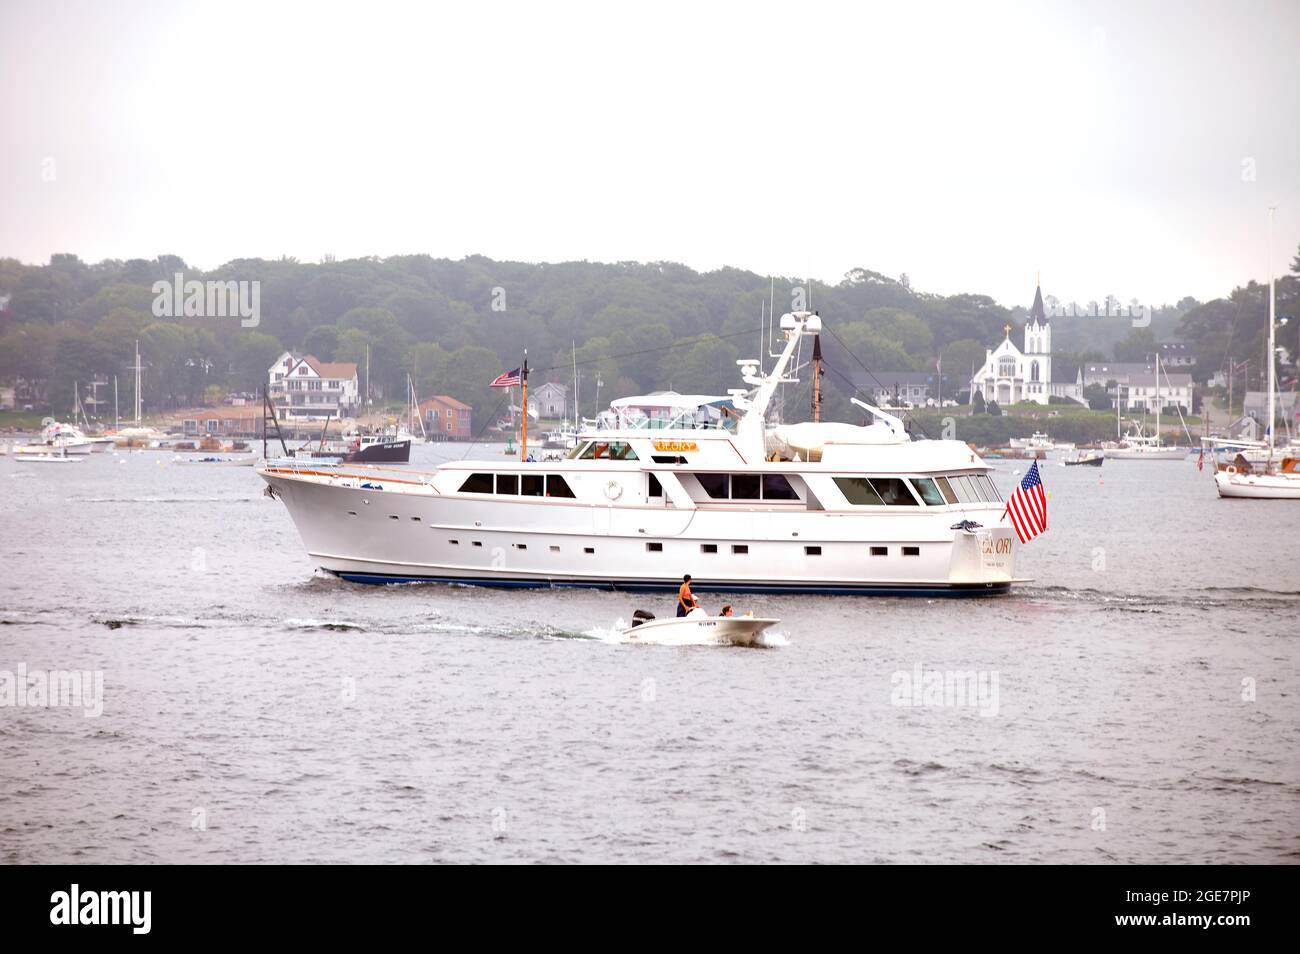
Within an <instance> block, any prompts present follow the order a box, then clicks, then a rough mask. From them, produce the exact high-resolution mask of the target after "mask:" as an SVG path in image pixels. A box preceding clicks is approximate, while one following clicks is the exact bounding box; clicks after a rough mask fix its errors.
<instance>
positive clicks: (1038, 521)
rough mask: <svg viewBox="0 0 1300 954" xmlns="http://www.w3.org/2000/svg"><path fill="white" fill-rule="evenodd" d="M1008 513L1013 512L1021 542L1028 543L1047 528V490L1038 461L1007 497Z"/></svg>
mask: <svg viewBox="0 0 1300 954" xmlns="http://www.w3.org/2000/svg"><path fill="white" fill-rule="evenodd" d="M1006 513H1009V514H1011V524H1012V526H1014V527H1015V528H1016V536H1018V537H1019V538H1020V542H1021V543H1028V542H1029V541H1030V540H1032V539H1034V537H1036V536H1038V535H1039V534H1040V533H1042V532H1043V531H1045V530H1046V529H1047V492H1046V491H1045V490H1043V481H1042V478H1041V477H1039V476H1038V461H1034V463H1033V464H1032V465H1031V466H1030V468H1029V470H1027V471H1026V472H1025V476H1024V477H1023V478H1021V481H1020V486H1019V487H1017V488H1016V489H1015V490H1014V491H1013V492H1012V494H1011V496H1010V497H1008V498H1007V509H1006ZM1004 516H1005V514H1004Z"/></svg>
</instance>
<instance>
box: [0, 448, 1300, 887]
mask: <svg viewBox="0 0 1300 954" xmlns="http://www.w3.org/2000/svg"><path fill="white" fill-rule="evenodd" d="M461 453H463V448H435V447H420V448H417V456H419V457H423V458H426V459H428V460H430V461H431V460H433V459H434V458H435V457H437V456H438V455H440V454H451V455H454V456H459V455H460V454H461ZM494 456H495V455H494ZM1021 466H1023V465H1022V464H1020V463H1017V462H1007V463H1005V464H1000V465H999V472H1000V473H999V476H998V478H997V479H998V483H999V485H1000V486H1001V487H1002V488H1003V489H1004V490H1005V489H1008V488H1009V487H1010V485H1011V483H1012V476H1011V475H1012V471H1013V470H1015V469H1016V468H1018V467H1021ZM1044 480H1045V483H1046V485H1047V486H1048V488H1049V490H1050V492H1051V518H1052V529H1051V531H1050V532H1049V533H1048V534H1047V535H1046V536H1045V537H1043V538H1041V539H1040V540H1039V541H1037V542H1035V543H1034V544H1032V545H1030V546H1029V547H1028V548H1027V549H1026V550H1024V551H1023V552H1022V555H1021V563H1020V566H1019V569H1020V570H1021V571H1022V572H1023V573H1024V574H1026V575H1032V576H1034V577H1035V578H1036V582H1034V583H1033V584H1031V585H1027V586H1024V587H1022V588H1021V589H1020V590H1019V591H1018V593H1016V594H1015V595H1013V596H1010V597H1004V598H998V599H990V600H960V601H949V600H920V599H867V598H850V597H837V598H829V597H742V598H739V599H733V600H732V601H733V602H736V603H738V605H739V606H740V608H741V609H753V610H755V611H756V612H757V613H758V614H759V615H774V616H779V617H781V618H782V620H783V622H782V624H781V626H780V627H779V628H778V632H777V633H775V634H774V635H773V637H772V639H771V641H770V642H771V645H770V646H769V647H768V648H763V649H743V648H734V647H726V646H715V645H699V646H685V647H682V646H653V645H648V646H647V645H627V644H625V643H623V642H621V641H620V640H618V639H617V638H616V633H615V631H614V629H613V627H614V622H615V620H616V619H618V618H620V617H621V618H628V617H629V616H630V614H631V611H632V610H633V609H634V608H636V607H638V606H645V607H647V608H650V609H652V610H654V611H663V612H670V611H671V601H670V600H665V599H664V598H662V597H646V596H624V595H619V594H613V595H611V594H607V593H592V592H580V591H568V590H565V591H553V592H549V591H548V592H496V591H487V590H476V589H467V588H449V587H418V586H400V587H383V588H373V587H367V586H361V585H353V584H347V583H342V582H339V581H337V580H334V579H332V578H329V577H326V576H323V575H319V574H317V573H315V572H313V568H312V566H311V564H310V563H309V562H308V559H307V557H306V555H305V553H304V551H303V549H302V547H301V545H300V541H299V540H298V537H297V534H296V532H295V531H294V529H293V526H292V524H291V523H290V521H289V518H288V515H287V514H286V512H285V511H284V509H283V507H282V505H280V504H279V503H276V502H274V501H272V500H269V499H267V498H265V497H263V496H262V495H261V482H260V481H259V480H258V479H257V477H256V475H255V474H254V473H253V471H252V470H249V469H244V468H222V467H215V468H207V467H201V466H179V465H176V464H173V463H172V462H171V459H170V457H169V456H168V455H165V454H157V453H138V454H133V455H127V456H120V457H115V456H110V455H96V456H94V457H92V458H90V459H89V460H88V461H86V462H84V463H81V464H76V465H71V466H48V465H31V464H27V465H24V464H20V463H17V462H15V461H12V460H9V459H3V458H0V579H2V585H3V601H2V603H3V605H2V607H0V671H9V672H15V671H16V669H17V667H18V666H19V664H24V665H26V666H27V667H28V669H29V670H35V669H41V668H44V669H64V670H69V669H86V670H102V671H103V678H104V689H103V714H102V716H100V717H98V718H87V717H85V716H83V714H82V711H81V710H79V709H71V708H39V707H31V706H28V707H3V708H0V861H3V862H54V861H61V862H68V861H72V862H77V861H82V862H110V861H112V862H149V861H165V862H178V861H196V862H221V861H241V862H321V861H328V862H349V861H356V862H424V861H484V862H487V861H781V862H804V861H839V862H848V861H908V862H942V861H964V862H979V861H995V862H996V861H1017V862H1024V861H1036V862H1044V861H1045V862H1224V861H1240V862H1245V861H1251V862H1295V861H1296V860H1297V859H1300V659H1298V656H1300V642H1298V640H1297V611H1298V610H1300V571H1298V570H1297V568H1298V567H1300V506H1297V505H1296V504H1294V503H1287V502H1261V501H1252V502H1244V501H1221V500H1218V499H1217V498H1216V497H1215V494H1214V488H1213V485H1212V482H1211V479H1210V477H1209V475H1208V473H1206V474H1198V472H1197V471H1196V469H1195V467H1194V466H1193V465H1192V464H1190V463H1178V462H1159V461H1153V462H1142V461H1122V462H1119V461H1112V462H1109V463H1107V464H1106V465H1105V466H1104V467H1103V468H1102V469H1101V471H1094V470H1092V469H1091V468H1069V469H1066V468H1061V467H1059V466H1056V465H1049V466H1047V467H1046V468H1045V469H1044ZM687 569H689V568H687ZM704 595H705V601H706V604H711V603H714V602H719V601H720V600H718V599H716V598H712V599H711V598H710V597H709V596H708V595H707V591H705V594H704ZM659 604H666V605H659ZM918 666H919V667H923V669H925V670H954V671H970V670H974V671H976V672H978V673H982V674H983V675H984V677H985V680H986V681H985V688H986V689H988V688H989V687H991V685H992V683H991V681H990V680H991V679H992V677H993V676H996V678H997V690H998V691H997V698H996V706H995V707H994V706H992V705H990V704H989V703H990V701H991V697H990V696H988V695H985V696H984V697H982V701H983V705H982V706H965V705H962V706H958V705H951V706H904V705H895V704H893V703H894V702H896V701H900V700H899V699H898V698H897V697H896V690H897V689H898V687H899V685H900V683H899V682H898V678H896V676H895V674H896V673H900V672H902V673H913V672H914V671H915V669H916V667H918ZM1243 680H1253V688H1254V699H1253V701H1251V700H1249V699H1243V693H1244V694H1246V695H1247V696H1249V694H1250V693H1249V691H1248V690H1249V688H1250V686H1251V683H1249V682H1247V683H1243ZM902 701H906V699H903V700H902ZM994 708H995V709H996V713H995V714H994V712H993V711H992V710H993V709H994ZM981 709H983V710H984V713H985V714H981Z"/></svg>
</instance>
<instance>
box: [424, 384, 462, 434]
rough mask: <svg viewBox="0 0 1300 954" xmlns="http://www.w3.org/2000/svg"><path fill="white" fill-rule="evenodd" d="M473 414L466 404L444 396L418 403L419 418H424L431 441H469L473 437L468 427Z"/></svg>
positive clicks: (440, 395)
mask: <svg viewBox="0 0 1300 954" xmlns="http://www.w3.org/2000/svg"><path fill="white" fill-rule="evenodd" d="M473 414H474V410H473V408H471V407H470V406H469V405H468V404H465V403H464V402H463V401H457V400H456V399H455V398H454V397H448V396H447V395H445V394H438V395H435V396H434V397H431V398H429V399H428V400H427V401H421V402H420V416H421V417H422V418H424V427H425V430H427V431H428V432H429V437H430V438H432V439H433V440H444V441H467V440H470V439H471V438H472V437H473V436H474V434H473V430H472V428H471V426H470V419H471V418H472V417H473Z"/></svg>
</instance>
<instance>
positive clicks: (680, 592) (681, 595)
mask: <svg viewBox="0 0 1300 954" xmlns="http://www.w3.org/2000/svg"><path fill="white" fill-rule="evenodd" d="M699 605H700V601H699V600H697V599H696V598H695V594H694V593H692V592H691V575H690V574H689V573H687V574H686V575H685V576H684V577H682V585H681V586H679V587H678V588H677V615H678V616H685V615H686V614H687V613H689V612H690V611H691V610H693V609H695V607H697V606H699Z"/></svg>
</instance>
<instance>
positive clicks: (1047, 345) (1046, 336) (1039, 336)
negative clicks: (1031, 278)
mask: <svg viewBox="0 0 1300 954" xmlns="http://www.w3.org/2000/svg"><path fill="white" fill-rule="evenodd" d="M1051 352H1052V329H1051V326H1050V325H1048V323H1047V309H1046V308H1045V307H1044V306H1043V286H1042V283H1041V281H1038V282H1035V284H1034V303H1033V305H1031V306H1030V308H1029V318H1028V319H1027V320H1026V321H1025V354H1041V355H1048V354H1051Z"/></svg>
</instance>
